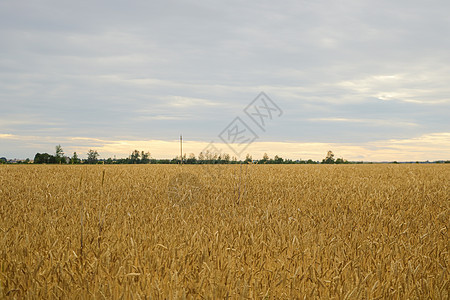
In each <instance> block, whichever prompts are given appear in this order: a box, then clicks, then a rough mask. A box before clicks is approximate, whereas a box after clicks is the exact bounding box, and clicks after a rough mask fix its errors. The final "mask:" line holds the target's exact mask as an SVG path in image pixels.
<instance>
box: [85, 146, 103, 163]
mask: <svg viewBox="0 0 450 300" xmlns="http://www.w3.org/2000/svg"><path fill="white" fill-rule="evenodd" d="M99 156H100V155H99V154H98V152H97V151H96V150H95V151H94V150H92V149H89V152H88V153H87V163H88V164H96V163H97V162H98V157H99Z"/></svg>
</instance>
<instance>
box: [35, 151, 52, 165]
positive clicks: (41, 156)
mask: <svg viewBox="0 0 450 300" xmlns="http://www.w3.org/2000/svg"><path fill="white" fill-rule="evenodd" d="M34 163H35V164H56V157H55V156H53V155H50V154H48V153H36V155H35V156H34Z"/></svg>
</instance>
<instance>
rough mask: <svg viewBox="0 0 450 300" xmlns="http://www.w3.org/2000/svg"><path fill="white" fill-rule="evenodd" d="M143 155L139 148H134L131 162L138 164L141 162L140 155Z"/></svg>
mask: <svg viewBox="0 0 450 300" xmlns="http://www.w3.org/2000/svg"><path fill="white" fill-rule="evenodd" d="M140 156H141V154H140V153H139V151H138V150H134V151H133V152H132V153H131V155H130V163H132V164H138V163H139V160H140V159H139V157H140Z"/></svg>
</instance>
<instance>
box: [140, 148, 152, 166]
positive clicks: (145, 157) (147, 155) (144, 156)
mask: <svg viewBox="0 0 450 300" xmlns="http://www.w3.org/2000/svg"><path fill="white" fill-rule="evenodd" d="M149 162H150V152H144V151H142V152H141V163H142V164H148V163H149Z"/></svg>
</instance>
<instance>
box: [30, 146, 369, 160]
mask: <svg viewBox="0 0 450 300" xmlns="http://www.w3.org/2000/svg"><path fill="white" fill-rule="evenodd" d="M99 157H100V154H99V153H98V152H97V151H96V150H92V149H90V150H89V151H88V152H87V158H86V159H80V158H79V157H78V154H77V152H74V153H73V155H72V156H71V157H69V156H66V155H65V153H64V150H63V148H62V147H61V145H57V146H56V147H55V154H48V153H36V155H35V156H34V163H35V164H98V163H101V164H179V163H183V164H238V163H258V164H319V163H322V164H346V163H350V162H348V161H347V160H345V159H343V158H337V159H335V158H334V154H333V152H332V151H328V153H327V156H326V157H325V158H324V159H323V160H322V162H319V161H314V160H312V159H308V160H301V159H300V160H292V159H284V158H282V157H280V156H278V155H275V156H274V157H273V158H270V157H269V155H268V154H267V153H264V155H263V158H262V159H259V160H254V159H253V158H252V156H251V155H250V154H247V156H246V157H245V160H238V159H237V158H236V157H235V156H233V157H231V156H230V155H229V154H227V153H223V154H216V153H212V152H210V151H208V150H207V151H205V152H200V154H199V155H198V157H196V156H195V154H194V153H191V154H189V156H187V155H186V154H184V155H183V157H180V156H177V157H175V158H173V159H155V158H152V157H151V155H150V153H149V152H144V151H138V150H134V151H133V152H132V153H131V154H130V155H129V156H128V157H127V158H119V159H116V158H107V159H99ZM361 163H362V162H361Z"/></svg>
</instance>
